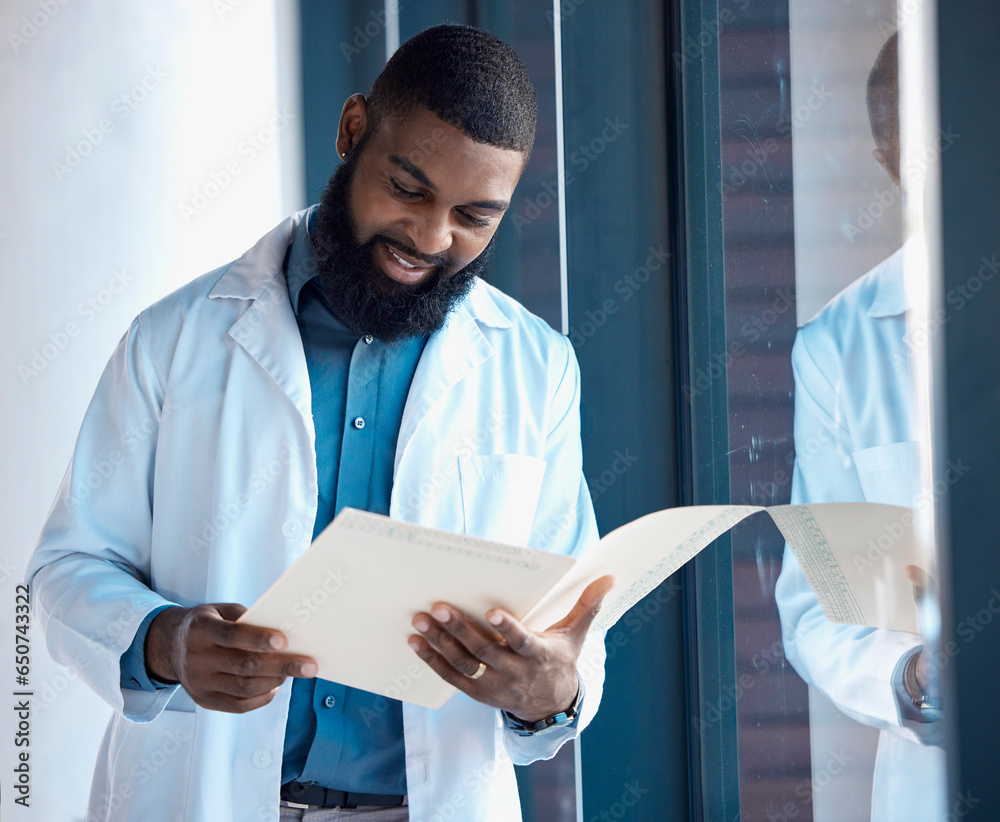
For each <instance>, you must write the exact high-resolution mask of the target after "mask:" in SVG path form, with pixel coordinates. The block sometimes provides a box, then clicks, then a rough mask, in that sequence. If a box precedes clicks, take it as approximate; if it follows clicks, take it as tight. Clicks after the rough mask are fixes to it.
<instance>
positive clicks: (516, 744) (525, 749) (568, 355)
mask: <svg viewBox="0 0 1000 822" xmlns="http://www.w3.org/2000/svg"><path fill="white" fill-rule="evenodd" d="M556 350H557V351H558V353H559V356H560V360H559V363H560V366H561V367H559V368H554V369H553V371H554V372H555V375H556V377H557V379H556V381H555V385H554V390H553V392H552V396H551V399H550V404H549V420H550V424H549V433H548V436H547V438H546V443H545V460H546V468H545V476H544V478H543V480H542V489H541V493H540V496H539V501H538V507H537V508H536V511H535V519H534V522H533V525H532V531H531V538H530V541H529V543H528V544H529V545H531V546H532V547H533V548H539V549H543V550H548V551H554V552H557V553H562V554H572V555H573V556H580V555H581V554H582V553H584V552H586V551H587V550H589V549H591V548H593V547H594V546H595V545H596V544H597V542H598V533H597V521H596V519H595V517H594V506H593V503H592V502H591V499H590V492H589V491H588V489H587V482H586V480H585V479H584V476H583V453H582V449H581V442H580V367H579V365H578V363H577V360H576V355H575V353H574V352H573V348H572V346H571V345H570V342H569V340H568V339H566V338H565V337H560V338H559V345H558V348H557V349H556ZM604 658H605V651H604V632H593V633H591V634H590V635H589V636H588V638H587V640H586V642H585V643H584V645H583V649H582V651H581V653H580V658H579V662H578V664H577V672H578V674H579V675H580V679H581V682H582V683H583V694H584V698H583V699H582V701H581V703H580V705H579V706H578V707H579V709H580V713H579V718H578V721H577V722H575V723H573V724H572V725H567V726H565V727H563V728H560V729H558V730H553V731H549V732H547V733H544V734H541V735H535V736H530V737H524V736H518V735H517V734H515V733H514V732H513V731H512V730H510V728H508V727H507V725H506V723H503V720H502V718H501V720H500V721H501V723H502V727H503V735H504V736H503V738H504V745H505V747H506V749H507V753H508V754H509V755H510V757H511V759H512V760H513V761H514V763H515V764H518V765H526V764H528V763H530V762H533V761H535V760H537V759H550V758H551V757H553V756H555V754H556V751H558V750H559V748H560V747H561V746H562V745H563V744H564V743H565V742H567V741H568V740H570V739H573V738H574V737H576V736H577V735H578V734H579V733H580V732H581V731H582V730H583V729H584V728H585V727H587V725H588V723H589V722H590V720H591V719H593V717H594V715H595V714H596V713H597V708H598V705H599V704H600V702H601V693H602V690H603V686H604Z"/></svg>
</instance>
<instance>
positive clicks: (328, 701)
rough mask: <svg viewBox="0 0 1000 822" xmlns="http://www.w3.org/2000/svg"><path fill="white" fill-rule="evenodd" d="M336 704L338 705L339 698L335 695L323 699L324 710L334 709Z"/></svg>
mask: <svg viewBox="0 0 1000 822" xmlns="http://www.w3.org/2000/svg"><path fill="white" fill-rule="evenodd" d="M336 704H337V697H335V696H334V695H333V694H329V695H328V696H325V697H323V707H324V708H332V707H333V706H334V705H336Z"/></svg>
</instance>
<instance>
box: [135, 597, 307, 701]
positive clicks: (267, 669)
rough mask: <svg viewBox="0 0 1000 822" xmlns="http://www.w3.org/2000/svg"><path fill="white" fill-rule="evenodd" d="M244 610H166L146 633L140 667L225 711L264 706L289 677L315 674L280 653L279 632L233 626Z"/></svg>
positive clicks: (224, 606)
mask: <svg viewBox="0 0 1000 822" xmlns="http://www.w3.org/2000/svg"><path fill="white" fill-rule="evenodd" d="M245 611H246V608H245V607H244V606H242V605H238V604H235V603H231V602H223V603H212V604H208V605H198V606H196V607H194V608H182V607H180V606H177V607H174V608H166V609H165V610H163V611H161V612H160V613H159V614H157V615H156V617H155V618H154V619H153V621H152V622H151V623H150V625H149V631H148V633H147V634H146V646H145V658H146V669H147V670H148V671H149V673H150V674H151V675H152V676H153V677H155V678H156V679H158V680H160V681H162V682H179V683H180V684H181V685H182V686H183V687H184V690H185V691H187V692H188V694H189V695H190V696H191V699H193V700H194V701H195V703H196V704H198V705H200V706H201V707H202V708H209V709H211V710H213V711H226V712H228V713H245V712H246V711H252V710H254V709H255V708H260V707H262V706H264V705H266V704H267V703H268V702H270V701H271V700H272V699H273V698H274V695H275V693H277V690H278V686H279V685H281V683H282V682H284V681H285V680H286V679H287V678H288V677H290V676H294V677H303V678H310V677H314V676H316V674H317V673H318V672H319V666H318V665H317V664H316V661H315V660H314V659H312V658H311V657H308V656H300V655H298V654H285V653H281V651H282V650H283V649H284V648H286V647H288V640H287V639H286V638H285V635H284V634H283V633H281V632H280V631H274V630H271V629H270V628H259V627H257V626H255V625H244V624H242V623H238V622H236V620H237V619H239V617H240V616H241V615H242V614H243V613H244V612H245Z"/></svg>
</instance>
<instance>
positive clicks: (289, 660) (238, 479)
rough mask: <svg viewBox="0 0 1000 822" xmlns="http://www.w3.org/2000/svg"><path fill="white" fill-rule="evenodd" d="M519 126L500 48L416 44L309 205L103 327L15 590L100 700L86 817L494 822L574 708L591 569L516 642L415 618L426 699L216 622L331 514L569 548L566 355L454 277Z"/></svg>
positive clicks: (516, 97)
mask: <svg viewBox="0 0 1000 822" xmlns="http://www.w3.org/2000/svg"><path fill="white" fill-rule="evenodd" d="M534 128H535V95H534V90H533V88H532V86H531V83H530V80H529V79H528V76H527V73H526V72H525V70H524V67H523V65H521V63H520V61H519V60H518V58H517V56H516V55H515V54H514V52H513V51H512V50H511V49H510V48H509V47H507V46H506V45H505V44H504V43H503V42H502V41H500V40H499V39H497V38H496V37H493V36H492V35H489V34H487V33H485V32H482V31H478V30H476V29H471V28H467V27H462V26H453V25H449V26H439V27H436V28H433V29H430V30H428V31H426V32H423V33H422V34H420V35H417V36H416V37H414V38H413V39H412V40H410V41H408V42H407V43H405V44H404V45H403V46H402V47H401V48H400V49H399V51H398V52H397V53H396V54H395V55H394V56H393V58H392V59H391V60H390V61H389V63H388V64H387V65H386V67H385V69H384V71H383V72H382V74H381V75H380V76H379V78H378V79H377V80H376V82H375V84H374V85H373V87H372V90H371V92H370V94H369V96H368V98H367V99H366V98H365V97H363V96H362V95H354V96H353V97H351V98H350V99H349V100H348V101H347V103H346V104H345V106H344V109H343V113H342V116H341V119H340V126H339V130H338V133H337V138H336V139H337V149H338V152H339V153H340V154H341V156H342V158H343V159H344V160H345V163H344V165H343V166H341V167H340V168H339V169H338V170H337V172H336V173H335V174H334V175H333V177H332V179H331V181H330V184H329V186H328V187H327V190H326V191H325V192H324V194H323V197H322V200H321V203H320V204H319V206H318V207H313V208H311V209H309V210H308V211H306V212H302V213H300V214H297V215H294V216H293V217H291V218H289V219H288V220H286V221H285V222H283V223H282V224H281V225H279V226H278V227H277V228H275V229H274V230H273V231H272V232H270V233H269V234H268V235H266V236H265V237H264V238H262V239H261V240H260V241H259V242H258V243H257V245H255V246H254V248H252V249H251V250H250V251H248V252H247V253H246V254H244V255H243V257H241V258H240V259H238V260H236V261H235V262H233V263H231V264H229V265H227V266H223V267H222V268H221V269H219V270H217V271H213V272H211V273H209V274H207V275H205V276H203V277H201V278H199V279H197V280H195V281H193V282H192V283H190V284H189V285H188V286H185V287H184V288H182V289H180V290H179V291H177V292H176V293H174V294H172V295H170V296H168V297H167V298H166V299H164V300H163V301H161V302H160V303H157V304H156V305H154V306H152V307H151V308H149V309H147V310H146V311H145V312H143V313H142V314H141V315H140V316H139V317H138V318H137V319H136V320H135V321H134V322H133V324H132V327H131V328H130V329H129V331H128V333H127V334H126V335H125V337H124V339H123V340H122V342H121V343H120V345H119V346H118V348H117V350H116V352H115V354H114V355H113V357H112V360H111V362H110V364H109V366H108V368H107V370H106V371H105V373H104V375H103V377H102V379H101V382H100V384H99V386H98V388H97V392H96V394H95V397H94V400H93V402H92V404H91V406H90V408H89V410H88V411H87V414H86V417H85V419H84V422H83V426H82V429H81V432H80V436H79V439H78V442H77V445H76V450H75V452H74V456H73V461H72V463H71V465H70V469H69V471H68V473H67V476H66V478H65V480H64V482H63V486H62V488H61V490H60V492H59V496H58V498H57V500H56V502H55V505H54V507H53V510H52V512H51V514H50V516H49V520H48V522H47V523H46V526H45V529H44V531H43V533H42V538H41V541H40V544H39V546H38V548H37V549H36V552H35V554H34V556H33V558H32V562H31V564H30V567H29V570H28V579H29V580H31V583H32V586H33V589H34V591H33V593H34V598H35V604H36V609H37V611H38V622H39V624H40V625H41V626H42V629H43V631H44V632H45V638H46V642H47V643H48V647H49V649H50V651H51V653H52V654H53V656H54V658H55V659H56V660H58V661H60V662H62V663H63V664H66V665H68V666H69V667H71V668H72V669H73V670H74V671H76V672H77V674H78V675H79V676H80V677H81V678H82V679H84V680H85V681H86V682H87V683H88V684H89V685H90V686H91V687H92V688H94V690H95V691H96V692H97V693H98V694H99V695H100V696H101V697H102V698H103V699H104V700H105V701H107V702H108V703H109V704H110V705H111V706H112V707H113V708H114V709H115V713H114V715H113V718H112V720H111V723H110V725H109V727H108V730H107V732H106V734H105V738H104V741H103V744H102V748H101V751H100V753H99V756H98V762H97V769H96V772H95V776H94V782H93V785H92V790H91V797H90V809H89V814H88V817H87V818H88V822H89V821H90V820H139V819H142V820H170V822H175V820H180V819H185V820H212V821H213V822H221V821H222V820H233V822H236V820H239V821H240V822H245V820H250V819H255V820H257V819H278V818H279V812H280V819H282V820H286V819H288V820H291V819H305V820H313V822H319V821H320V820H323V819H364V820H399V819H408V818H409V819H412V820H432V819H438V818H441V819H456V818H461V819H467V820H480V819H482V820H497V822H499V821H500V820H504V822H507V820H512V819H518V818H519V808H518V801H517V791H516V786H515V781H514V774H513V768H512V766H511V762H512V760H513V761H514V762H517V763H527V762H531V761H533V760H536V759H539V758H546V757H550V756H552V755H553V754H554V753H555V752H556V750H557V749H558V748H559V747H560V746H561V745H562V744H563V743H564V742H565V741H567V740H568V739H570V738H573V737H574V736H576V735H577V734H578V733H579V732H580V731H581V730H582V729H583V728H584V727H585V726H586V724H587V723H588V722H589V720H590V718H591V717H592V716H593V715H594V712H595V711H596V709H597V705H598V703H599V701H600V696H601V684H602V677H603V667H602V664H603V643H602V642H601V639H600V637H594V638H593V639H591V640H589V641H587V642H586V646H585V645H584V642H585V638H586V635H587V630H588V628H589V625H590V623H591V622H592V620H593V616H594V614H595V613H596V610H597V608H598V607H599V605H600V602H601V599H602V598H603V596H604V594H605V593H606V592H607V591H608V590H609V588H610V585H611V581H610V580H609V579H602V580H598V581H597V582H595V583H594V584H592V585H591V586H590V587H589V588H588V589H587V591H585V592H584V594H583V595H582V596H581V598H580V600H579V602H578V603H577V606H576V607H575V608H574V609H573V611H572V612H571V613H570V614H568V615H567V617H566V619H565V620H563V621H562V622H560V623H559V624H557V625H555V626H553V627H552V628H550V629H549V630H548V631H545V632H530V631H526V630H525V629H524V628H523V627H522V626H521V625H520V624H519V623H518V622H517V621H516V620H515V619H514V618H513V617H512V616H511V615H510V614H507V613H505V612H503V611H502V610H500V609H493V610H491V611H490V612H488V613H487V614H485V615H480V614H476V615H470V616H472V617H477V618H479V619H483V618H485V620H486V621H488V623H489V624H490V626H491V628H492V630H485V629H484V628H483V627H481V625H482V624H483V623H480V622H474V621H473V620H472V619H471V618H470V616H467V615H465V614H462V613H461V612H460V611H458V610H457V609H455V608H454V607H452V606H451V605H449V604H448V603H428V606H429V610H428V612H425V613H420V614H416V615H414V619H413V628H414V629H415V630H414V635H413V636H412V637H411V639H410V643H411V646H412V647H413V648H414V652H415V654H416V656H415V657H414V659H415V661H417V657H419V658H420V659H422V660H423V661H424V662H426V663H427V665H428V666H430V668H431V669H432V670H433V671H434V672H435V673H433V674H432V673H431V671H426V672H425V673H424V674H423V675H427V676H432V675H440V676H441V677H443V678H444V679H445V680H447V681H448V682H450V683H452V684H454V685H455V686H457V687H458V688H459V690H461V691H462V692H463V693H460V694H458V695H456V696H455V697H453V698H452V699H451V700H449V702H448V703H447V704H446V705H445V706H444V707H442V708H441V709H440V710H437V711H431V710H426V709H422V708H419V707H417V706H415V705H410V704H401V703H399V702H396V701H393V700H388V699H385V698H382V697H379V696H376V695H374V694H370V693H367V692H364V691H360V690H357V689H352V688H347V687H345V686H343V685H340V684H338V683H333V682H327V681H325V680H319V679H316V678H315V677H316V673H317V667H316V664H315V662H314V660H312V659H310V658H308V657H304V656H299V655H293V654H288V653H284V652H283V649H284V648H285V647H286V645H287V640H286V638H285V637H284V636H283V635H281V634H280V633H279V632H278V631H275V630H268V629H264V628H260V627H254V626H249V625H243V624H242V623H240V624H237V623H236V622H235V620H236V619H237V618H238V617H239V616H240V614H242V613H243V611H244V610H245V606H246V605H249V604H250V603H252V602H253V601H255V600H256V599H257V598H258V597H259V596H260V595H261V594H262V593H263V592H264V591H265V590H266V589H267V588H268V587H269V586H270V585H271V583H273V582H274V580H275V579H277V578H278V577H279V576H280V575H281V573H282V572H283V571H284V570H285V569H286V568H288V566H289V565H291V563H292V562H293V561H294V560H295V559H296V558H297V557H298V556H300V555H301V554H302V552H303V551H305V550H306V549H307V548H308V546H309V543H310V540H311V538H312V537H314V536H315V535H317V534H318V533H319V532H320V531H322V530H323V528H324V527H325V526H326V525H327V524H328V523H329V522H330V520H331V519H332V518H333V516H334V514H335V513H336V511H338V510H339V509H340V508H343V507H344V506H345V505H351V506H353V507H357V508H364V509H367V510H370V511H376V512H380V513H383V514H388V515H390V516H392V517H395V518H398V519H402V520H408V521H412V522H417V523H420V524H423V525H428V526H433V527H437V528H443V529H447V530H452V531H458V532H465V533H470V534H476V535H480V536H485V537H490V538H493V539H496V540H502V541H507V542H513V543H520V544H530V545H532V546H533V547H538V548H544V549H548V550H553V551H560V552H564V553H578V552H579V551H581V550H584V549H585V548H586V547H587V546H588V545H589V544H591V543H593V542H594V541H595V539H596V527H595V522H594V516H593V510H592V507H591V505H590V499H589V495H588V493H587V488H586V485H585V482H584V480H583V477H582V467H581V451H580V431H579V387H578V368H577V365H576V361H575V357H574V355H573V351H572V348H571V347H570V345H569V343H568V342H567V340H566V339H565V338H564V337H562V336H560V335H558V334H556V333H555V332H553V331H552V330H551V329H550V328H548V326H546V325H545V324H544V323H543V322H542V321H541V320H539V319H538V318H536V317H534V316H533V315H531V314H529V313H528V312H527V311H526V310H525V309H524V308H522V307H521V306H520V305H518V304H517V303H516V302H514V301H513V300H511V299H510V298H508V297H506V296H504V295H502V294H500V293H499V292H497V291H496V290H495V289H493V288H491V287H489V286H487V285H486V284H485V283H484V282H482V280H480V279H479V277H478V275H479V274H480V273H481V271H482V270H483V267H484V265H485V262H486V259H487V257H488V254H489V251H490V248H491V247H492V242H493V237H494V234H495V232H496V229H497V225H498V224H499V221H500V219H501V217H502V215H503V213H504V211H505V209H506V208H507V206H508V205H509V203H510V200H511V196H512V194H513V191H514V187H515V185H516V183H517V180H518V178H519V177H520V174H521V172H522V170H523V168H524V165H525V163H526V161H527V158H528V156H529V154H530V151H531V147H532V143H533V139H534ZM150 430H152V431H153V433H152V434H150V435H149V436H146V435H145V434H144V435H143V436H141V437H140V436H136V435H135V433H134V432H136V431H142V432H147V431H150ZM110 451H114V453H115V454H117V455H118V458H117V459H114V460H112V464H113V467H114V470H113V471H111V472H105V474H107V475H106V476H104V475H101V477H100V482H97V483H93V482H90V481H89V480H90V478H91V477H93V476H94V474H93V472H92V471H91V467H92V466H93V465H95V464H97V463H98V462H100V461H101V460H103V459H105V457H106V455H107V454H108V453H109V452H110ZM123 451H124V452H126V453H125V454H124V455H122V453H121V452H123ZM372 594H373V596H377V594H378V592H377V590H376V591H373V592H372ZM236 603H238V604H236ZM581 652H582V654H583V656H584V659H583V660H582V661H581V662H580V665H579V668H580V673H579V674H578V673H577V667H578V665H577V663H578V659H579V658H580V657H581ZM332 809H336V810H332Z"/></svg>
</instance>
